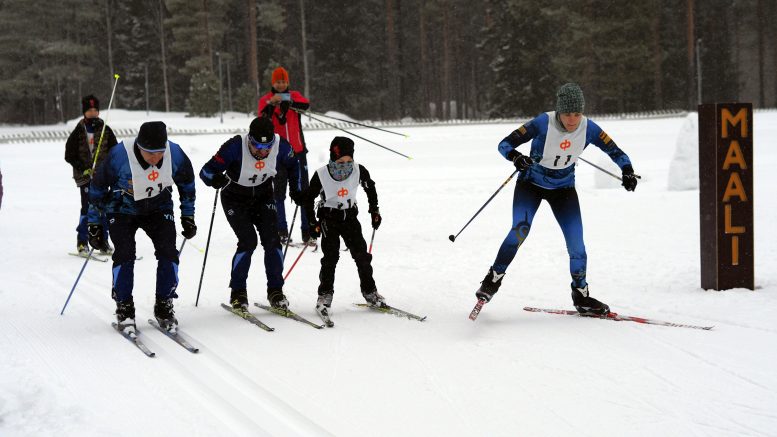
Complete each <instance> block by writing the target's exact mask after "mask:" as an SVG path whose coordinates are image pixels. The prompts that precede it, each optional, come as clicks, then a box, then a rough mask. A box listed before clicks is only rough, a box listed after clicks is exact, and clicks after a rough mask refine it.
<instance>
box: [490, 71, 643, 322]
mask: <svg viewBox="0 0 777 437" xmlns="http://www.w3.org/2000/svg"><path fill="white" fill-rule="evenodd" d="M584 105H585V100H584V98H583V91H582V90H581V89H580V87H579V86H578V85H577V84H574V83H567V84H565V85H563V86H562V87H561V88H560V89H559V90H558V93H557V101H556V110H555V111H551V112H546V113H543V114H540V115H538V116H537V117H535V118H534V119H533V120H531V121H530V122H528V123H526V124H524V125H523V126H521V127H519V128H518V129H517V130H515V131H514V132H512V133H511V134H510V135H508V136H507V137H506V138H505V139H504V140H502V142H500V143H499V147H498V149H499V153H501V154H502V156H504V157H505V158H506V159H507V160H508V161H512V162H513V164H514V165H515V167H516V168H517V169H518V170H520V171H521V173H520V175H519V176H518V182H517V184H516V186H515V194H514V196H513V225H512V228H511V229H510V232H509V233H508V234H507V237H506V238H505V239H504V241H503V242H502V246H501V247H500V248H499V252H498V253H497V256H496V260H495V261H494V264H493V265H492V266H491V267H490V268H489V270H488V274H486V277H485V278H484V279H483V281H482V282H481V286H480V288H479V289H478V290H477V292H476V293H475V295H476V296H477V298H478V299H481V300H483V301H485V302H488V301H490V300H491V298H493V297H494V294H495V293H496V292H497V290H499V286H500V285H501V284H502V279H503V278H504V275H505V271H506V270H507V267H508V266H509V265H510V263H511V262H512V260H513V258H515V255H516V253H517V251H518V248H519V247H520V246H521V244H522V243H523V242H524V241H525V240H526V237H527V236H528V234H529V230H530V229H531V224H532V220H533V219H534V214H535V213H536V212H537V209H538V208H539V206H540V203H541V202H542V200H543V199H544V200H546V201H547V202H548V203H549V204H550V208H551V210H552V211H553V215H554V216H555V217H556V221H558V223H559V225H560V226H561V231H562V232H563V234H564V239H565V240H566V244H567V251H568V252H569V270H570V274H571V275H572V284H571V287H572V302H573V303H574V305H575V308H576V309H577V311H578V312H579V313H580V314H583V315H606V314H607V313H609V312H610V308H609V307H608V306H607V305H606V304H604V303H602V302H600V301H598V300H596V299H594V298H592V297H591V296H589V293H588V282H586V263H587V262H586V260H587V256H586V252H585V244H584V243H583V221H582V218H581V215H580V203H579V202H578V197H577V191H576V190H575V163H576V162H577V158H578V156H580V154H581V153H583V150H584V149H585V148H586V147H587V146H588V144H594V145H596V147H598V148H600V149H602V151H604V152H605V153H606V154H607V155H608V156H609V157H610V158H611V159H612V160H613V162H615V163H616V164H617V165H618V166H619V167H620V168H621V171H622V174H623V178H622V179H623V186H624V187H625V188H626V190H628V191H634V189H635V188H636V187H637V176H636V175H635V174H634V169H633V168H632V166H631V161H630V160H629V157H628V156H627V155H626V154H625V153H624V152H623V151H622V150H621V149H620V148H618V146H617V145H616V144H615V142H614V141H613V140H612V139H611V138H610V136H609V135H607V134H606V133H605V132H604V131H603V130H602V129H601V128H600V127H599V126H598V125H597V124H596V123H594V122H593V121H591V120H589V119H588V118H586V117H584V116H583V114H582V112H583V108H584ZM529 140H531V141H532V143H531V150H530V151H529V155H528V156H527V155H523V154H521V153H520V152H518V151H517V150H516V147H518V146H519V145H520V144H523V143H525V142H527V141H529Z"/></svg>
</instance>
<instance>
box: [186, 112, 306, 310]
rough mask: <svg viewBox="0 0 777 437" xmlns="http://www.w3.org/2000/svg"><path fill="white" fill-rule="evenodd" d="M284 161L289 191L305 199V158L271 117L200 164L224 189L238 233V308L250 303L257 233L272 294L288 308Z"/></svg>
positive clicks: (275, 303) (206, 177)
mask: <svg viewBox="0 0 777 437" xmlns="http://www.w3.org/2000/svg"><path fill="white" fill-rule="evenodd" d="M281 167H283V168H284V169H285V170H286V172H287V174H288V184H289V187H290V188H289V196H290V197H291V198H292V200H294V201H295V202H300V198H301V194H300V191H299V187H300V183H299V177H300V176H299V163H298V162H297V158H296V157H295V156H294V152H293V150H292V148H291V145H290V144H289V143H288V141H286V140H285V139H283V138H282V137H281V136H280V135H278V134H276V133H275V130H274V127H273V124H272V121H270V120H269V119H268V118H266V117H261V118H255V119H253V121H251V125H250V126H249V130H248V133H247V134H246V135H237V136H234V137H232V138H231V139H229V140H228V141H227V142H226V143H224V144H223V145H221V147H220V148H219V151H218V152H217V153H216V154H215V155H213V157H212V158H211V159H210V161H208V162H207V163H205V165H204V166H203V167H202V170H200V179H202V181H203V182H205V185H208V186H209V187H213V188H216V189H221V190H222V191H221V205H222V206H223V207H224V214H226V216H227V221H228V222H229V225H230V226H231V227H232V230H233V231H234V232H235V236H237V250H236V251H235V256H234V257H233V258H232V278H231V280H230V282H229V287H230V288H231V289H232V291H231V295H230V304H231V305H232V309H233V310H234V311H238V312H245V311H247V309H248V291H247V284H246V282H247V280H248V270H249V269H250V268H251V256H252V255H253V253H254V250H255V249H256V246H257V243H258V242H257V233H258V234H259V238H258V239H259V241H260V242H261V244H262V249H264V270H265V274H266V276H267V300H268V301H269V302H270V306H272V307H273V308H276V309H281V310H287V309H288V308H289V301H288V300H287V299H286V296H285V295H284V294H283V284H284V281H283V252H282V250H281V243H280V236H279V235H278V213H277V209H276V206H275V196H274V187H273V180H274V178H275V175H276V174H277V170H278V169H279V168H281Z"/></svg>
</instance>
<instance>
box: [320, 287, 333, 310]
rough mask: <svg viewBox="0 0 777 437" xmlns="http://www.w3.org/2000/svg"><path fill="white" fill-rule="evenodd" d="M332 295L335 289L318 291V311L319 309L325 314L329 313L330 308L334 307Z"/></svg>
mask: <svg viewBox="0 0 777 437" xmlns="http://www.w3.org/2000/svg"><path fill="white" fill-rule="evenodd" d="M332 297H334V291H332V290H330V291H325V292H323V293H322V292H319V293H318V300H317V301H316V311H318V313H319V314H323V315H325V316H328V315H329V309H330V308H332Z"/></svg>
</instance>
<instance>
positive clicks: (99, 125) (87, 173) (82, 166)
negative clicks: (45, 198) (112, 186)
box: [65, 94, 117, 256]
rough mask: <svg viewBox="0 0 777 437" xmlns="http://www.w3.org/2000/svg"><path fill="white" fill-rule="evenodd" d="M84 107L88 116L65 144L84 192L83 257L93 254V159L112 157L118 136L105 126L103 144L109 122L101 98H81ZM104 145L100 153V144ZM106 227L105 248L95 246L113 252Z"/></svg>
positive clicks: (80, 237)
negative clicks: (90, 230) (89, 230)
mask: <svg viewBox="0 0 777 437" xmlns="http://www.w3.org/2000/svg"><path fill="white" fill-rule="evenodd" d="M81 109H82V112H83V114H84V118H82V119H81V120H79V121H78V124H77V125H76V127H75V129H73V132H71V133H70V136H69V137H67V142H66V143H65V161H67V162H68V164H70V165H71V166H72V167H73V179H74V180H75V182H76V186H78V191H79V193H80V194H81V212H80V216H79V219H78V226H77V227H76V233H77V234H78V235H77V241H76V250H77V251H78V252H77V254H78V255H80V256H87V255H88V253H89V244H88V242H89V235H88V234H87V230H86V226H87V220H86V216H87V213H88V211H89V182H90V181H91V180H92V162H93V161H94V160H95V153H97V164H98V165H99V164H100V163H102V162H103V161H104V160H105V157H106V156H108V153H109V152H110V150H111V148H112V147H113V146H115V145H116V143H117V141H116V136H115V135H114V134H113V130H111V128H110V127H109V126H105V133H104V134H103V138H102V143H101V144H100V135H101V134H102V130H103V125H104V124H105V122H103V120H102V119H101V118H100V100H98V99H97V97H95V96H93V95H91V94H90V95H88V96H84V98H83V99H81ZM98 146H99V147H100V150H99V153H98V150H97V147H98ZM103 229H104V230H105V232H106V235H104V236H103V241H105V247H94V249H97V250H99V251H100V252H101V253H103V254H105V255H110V254H111V252H113V249H112V248H111V246H110V244H108V235H107V232H108V225H107V222H106V223H103Z"/></svg>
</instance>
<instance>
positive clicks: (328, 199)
mask: <svg viewBox="0 0 777 437" xmlns="http://www.w3.org/2000/svg"><path fill="white" fill-rule="evenodd" d="M316 173H318V179H319V180H321V187H322V188H323V189H324V203H323V205H322V206H324V207H326V208H333V209H348V208H352V207H354V206H356V192H357V191H358V189H359V177H360V176H359V164H357V163H356V162H354V163H353V171H352V172H351V175H350V176H348V177H347V178H345V179H343V180H342V181H336V180H334V179H332V176H330V175H329V170H327V168H326V166H323V167H321V168H319V169H318V170H316Z"/></svg>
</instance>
